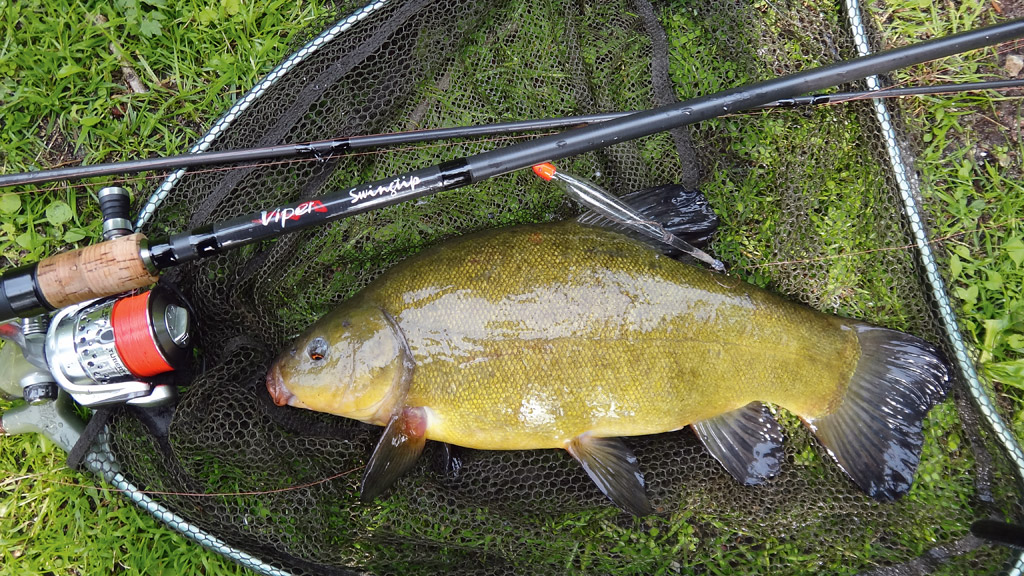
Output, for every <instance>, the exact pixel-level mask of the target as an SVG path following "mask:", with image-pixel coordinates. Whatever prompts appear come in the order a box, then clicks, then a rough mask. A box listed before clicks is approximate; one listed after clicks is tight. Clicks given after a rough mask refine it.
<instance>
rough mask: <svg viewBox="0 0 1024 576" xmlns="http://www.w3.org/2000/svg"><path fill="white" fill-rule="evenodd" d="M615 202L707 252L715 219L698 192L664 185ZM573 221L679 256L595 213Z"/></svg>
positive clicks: (716, 219)
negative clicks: (622, 204)
mask: <svg viewBox="0 0 1024 576" xmlns="http://www.w3.org/2000/svg"><path fill="white" fill-rule="evenodd" d="M619 200H622V201H623V202H625V203H626V204H627V205H628V206H629V207H630V208H633V209H634V210H636V211H637V212H639V213H640V214H643V215H644V216H645V217H647V218H650V219H651V220H652V221H654V222H657V223H659V224H661V225H662V226H663V227H664V228H665V231H666V232H671V233H672V234H673V235H675V236H677V237H679V238H681V239H682V240H685V241H686V242H688V243H689V244H691V245H693V246H695V247H697V248H700V249H702V250H705V249H707V248H708V244H709V243H710V241H711V236H712V234H714V233H715V230H717V229H718V216H717V215H716V214H715V212H714V210H712V209H711V205H710V204H708V201H707V199H706V198H704V194H702V193H701V192H700V191H699V190H687V189H686V188H684V187H682V186H680V185H678V184H666V185H663V186H655V187H653V188H646V189H644V190H638V191H636V192H630V193H629V194H626V195H625V196H622V197H621V198H619ZM577 221H578V222H579V223H580V224H588V225H591V226H601V227H602V228H609V229H611V230H615V231H617V232H621V233H623V234H625V235H627V236H629V237H630V238H634V239H636V240H639V241H641V242H644V243H645V244H649V245H650V246H653V247H654V248H657V249H658V250H661V251H662V252H664V253H666V254H667V255H669V256H672V257H676V256H678V255H680V254H681V252H679V250H677V249H675V248H673V247H672V246H669V245H668V244H665V243H664V242H658V241H656V240H653V239H651V238H649V237H647V236H645V235H643V234H641V233H639V232H636V231H634V230H632V229H631V228H627V227H626V226H623V225H622V224H619V223H616V222H613V221H611V220H609V219H608V218H605V217H604V216H601V215H599V214H597V213H596V212H585V213H584V214H582V215H581V216H580V217H579V218H578V219H577Z"/></svg>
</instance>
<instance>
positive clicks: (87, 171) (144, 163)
mask: <svg viewBox="0 0 1024 576" xmlns="http://www.w3.org/2000/svg"><path fill="white" fill-rule="evenodd" d="M1021 87H1024V78H1022V79H1017V80H990V81H984V82H969V83H958V84H937V85H930V86H910V87H899V88H886V89H882V90H864V91H859V92H837V93H833V94H812V95H809V96H798V97H795V98H784V99H780V100H776V101H774V102H769V103H766V104H761V105H758V106H753V107H751V108H750V109H749V110H766V109H772V108H794V107H799V106H821V105H826V104H839V103H842V102H850V101H853V100H864V99H868V98H901V97H904V96H927V95H939V94H955V93H960V92H976V91H980V90H1002V89H1007V88H1021ZM636 113H637V111H635V110H634V111H628V112H604V113H598V114H586V115H578V116H565V117H560V118H543V119H536V120H520V121H514V122H498V123H493V124H483V125H479V126H458V127H453V128H432V129H428V130H415V131H410V132H397V133H392V134H370V135H365V136H350V137H347V138H336V139H332V140H322V141H318V142H307V143H302V144H279V145H276V146H264V147H260V148H242V149H236V150H224V151H218V152H205V153H201V154H179V155H175V156H163V157H159V158H144V159H140V160H128V161H124V162H108V163H103V164H93V165H91V166H74V167H68V168H55V169H50V170H36V171H32V172H21V173H17V174H0V188H6V187H9V186H19V185H24V184H41V183H45V182H55V181H58V180H81V179H83V178H92V177H97V176H112V175H116V174H136V173H139V172H149V171H159V170H172V169H174V170H176V169H181V168H195V167H201V166H219V165H224V164H236V163H242V162H244V163H248V164H252V163H258V162H263V161H271V160H275V161H279V160H290V159H310V160H318V159H323V158H328V157H333V156H335V155H338V154H344V153H347V152H350V151H354V150H361V149H366V148H381V147H385V146H396V145H400V144H417V143H421V142H428V141H435V140H453V139H457V138H472V137H476V136H501V135H504V134H513V133H521V132H535V131H540V130H557V129H563V128H572V127H576V126H581V125H586V124H594V123H597V122H605V121H608V120H615V119H617V118H623V117H625V116H629V115H631V114H636Z"/></svg>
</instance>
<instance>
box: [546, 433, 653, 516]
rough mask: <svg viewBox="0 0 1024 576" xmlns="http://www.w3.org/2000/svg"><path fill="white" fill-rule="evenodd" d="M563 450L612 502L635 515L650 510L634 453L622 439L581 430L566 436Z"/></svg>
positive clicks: (640, 514) (641, 514)
mask: <svg viewBox="0 0 1024 576" xmlns="http://www.w3.org/2000/svg"><path fill="white" fill-rule="evenodd" d="M566 450H568V452H569V454H572V457H573V458H575V459H576V460H578V461H579V463H580V464H582V465H583V469H584V470H586V471H587V474H589V475H590V478H591V479H592V480H593V481H594V483H596V484H597V487H598V488H600V489H601V492H604V495H605V496H607V497H608V498H609V499H610V500H611V501H612V502H614V503H615V505H616V506H618V507H619V508H622V509H623V510H625V511H626V512H629V513H630V514H633V515H635V516H646V515H648V514H651V513H653V512H654V509H653V508H651V503H650V501H649V500H648V499H647V494H646V493H645V492H644V477H643V474H641V473H640V466H639V465H638V464H637V460H636V456H634V455H633V452H632V451H631V450H630V449H629V447H628V446H626V444H625V443H624V442H623V441H622V440H620V439H619V438H597V437H594V436H590V435H589V434H582V435H580V436H577V437H575V438H573V439H572V440H570V441H569V444H568V445H567V446H566Z"/></svg>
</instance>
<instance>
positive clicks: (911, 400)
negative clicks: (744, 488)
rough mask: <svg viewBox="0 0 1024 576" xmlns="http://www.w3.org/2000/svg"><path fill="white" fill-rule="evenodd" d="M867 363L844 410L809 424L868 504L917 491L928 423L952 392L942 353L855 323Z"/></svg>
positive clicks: (859, 368) (855, 376) (842, 403)
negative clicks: (927, 418)
mask: <svg viewBox="0 0 1024 576" xmlns="http://www.w3.org/2000/svg"><path fill="white" fill-rule="evenodd" d="M849 326H850V328H852V329H854V330H856V331H857V339H858V341H859V343H860V358H859V359H858V360H857V366H856V368H855V369H854V373H853V376H852V377H851V378H850V382H849V384H848V385H847V389H846V392H845V394H844V395H843V397H842V398H841V399H840V400H839V404H838V406H837V407H836V408H835V409H834V410H833V411H832V412H831V413H830V414H828V415H825V416H821V417H818V418H805V419H804V422H805V423H806V424H807V425H808V427H809V428H810V429H811V431H812V432H814V435H815V436H816V437H817V438H818V440H819V441H820V442H821V443H822V444H823V445H824V446H825V448H826V449H828V452H829V454H831V455H832V457H833V458H835V460H836V462H838V463H839V466H840V467H841V468H842V469H843V471H844V472H846V473H847V474H848V475H849V476H850V478H852V479H853V481H854V482H856V483H857V485H858V486H860V487H861V488H862V489H863V490H864V491H865V492H867V493H868V495H869V496H871V497H873V498H876V499H878V500H894V499H896V498H898V497H899V496H902V495H903V494H906V493H907V492H908V491H909V490H910V486H911V484H912V483H913V481H914V473H915V472H916V470H917V465H918V462H919V461H920V459H921V445H922V444H923V443H924V434H923V433H922V423H923V421H924V418H925V416H927V414H928V411H929V410H931V408H932V406H934V405H936V404H938V403H939V402H941V401H942V400H943V399H944V398H945V397H946V394H947V393H948V392H949V388H950V385H951V380H950V368H949V365H948V364H947V362H946V360H945V358H944V357H943V355H942V353H941V352H939V350H937V349H936V348H935V347H933V346H932V345H931V344H928V343H927V342H925V341H924V340H921V339H920V338H917V337H915V336H911V335H909V334H904V333H902V332H897V331H895V330H888V329H886V328H879V327H877V326H871V325H869V324H863V323H859V322H850V324H849Z"/></svg>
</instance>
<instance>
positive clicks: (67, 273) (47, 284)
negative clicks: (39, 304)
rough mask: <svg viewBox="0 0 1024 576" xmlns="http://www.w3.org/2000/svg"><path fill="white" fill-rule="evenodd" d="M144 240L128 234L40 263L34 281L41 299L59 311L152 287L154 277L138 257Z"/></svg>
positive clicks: (58, 255)
mask: <svg viewBox="0 0 1024 576" xmlns="http://www.w3.org/2000/svg"><path fill="white" fill-rule="evenodd" d="M145 241H146V237H145V235H143V234H131V235H129V236H122V237H120V238H115V239H113V240H108V241H106V242H101V243H99V244H93V245H92V246H87V247H85V248H79V249H78V250H72V251H70V252H64V253H62V254H57V255H56V256H51V257H49V258H45V259H43V260H41V261H40V262H39V267H38V268H37V269H36V278H37V281H38V283H39V290H40V292H42V295H43V298H45V299H46V302H47V303H48V304H50V306H52V307H53V308H62V307H64V306H69V305H71V304H77V303H79V302H84V301H85V300H89V299H92V298H100V297H103V296H112V295H114V294H120V293H121V292H125V291H127V290H131V289H133V288H142V287H144V286H149V285H150V284H153V283H154V282H156V281H157V277H156V276H154V275H153V274H151V273H150V272H149V270H147V269H146V264H145V262H144V261H143V260H142V256H141V252H142V249H143V247H144V242H145Z"/></svg>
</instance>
